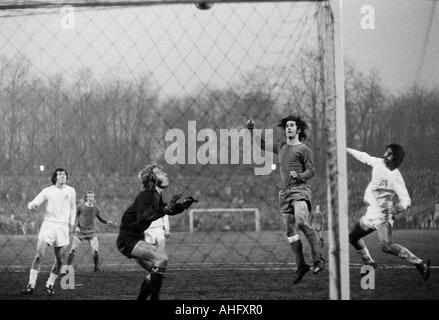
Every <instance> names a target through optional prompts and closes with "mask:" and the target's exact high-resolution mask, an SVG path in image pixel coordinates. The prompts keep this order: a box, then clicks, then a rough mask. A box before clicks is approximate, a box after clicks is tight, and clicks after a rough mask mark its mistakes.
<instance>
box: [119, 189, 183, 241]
mask: <svg viewBox="0 0 439 320" xmlns="http://www.w3.org/2000/svg"><path fill="white" fill-rule="evenodd" d="M186 209H187V207H186V206H185V205H184V204H183V203H177V204H176V205H175V207H174V209H173V210H172V211H171V210H170V209H168V207H167V204H166V203H165V202H163V199H162V195H161V193H158V192H157V191H149V190H143V191H141V192H140V193H139V194H138V195H137V197H136V199H135V200H134V203H133V204H132V205H131V206H130V207H129V208H128V209H127V210H126V211H125V212H124V214H123V216H122V221H121V224H120V233H123V234H125V235H128V236H132V237H136V238H139V239H142V238H144V232H145V230H146V229H148V227H149V226H150V225H151V223H152V222H153V221H154V220H157V219H159V218H161V217H163V216H165V215H176V214H179V213H181V212H183V211H184V210H186Z"/></svg>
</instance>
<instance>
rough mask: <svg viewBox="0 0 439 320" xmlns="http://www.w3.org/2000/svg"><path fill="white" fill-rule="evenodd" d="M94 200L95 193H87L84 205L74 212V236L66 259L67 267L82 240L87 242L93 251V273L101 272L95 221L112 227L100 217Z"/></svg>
mask: <svg viewBox="0 0 439 320" xmlns="http://www.w3.org/2000/svg"><path fill="white" fill-rule="evenodd" d="M95 199H96V196H95V193H94V192H93V191H88V192H87V193H86V195H85V198H84V200H85V203H84V204H83V205H82V206H78V209H77V210H76V222H75V224H76V227H75V234H74V236H73V241H72V247H71V248H70V252H69V257H68V259H67V265H72V262H73V258H74V257H75V252H76V250H77V249H78V247H79V245H80V244H81V242H82V240H88V241H89V242H90V246H91V249H92V251H93V262H94V272H103V271H102V269H100V268H99V241H98V237H97V236H96V233H95V232H96V230H95V219H98V220H99V221H100V222H102V223H104V224H106V225H109V226H111V225H113V223H112V222H111V221H107V220H105V219H104V218H102V217H101V215H100V212H99V209H98V208H97V207H96V206H95V205H94V202H95Z"/></svg>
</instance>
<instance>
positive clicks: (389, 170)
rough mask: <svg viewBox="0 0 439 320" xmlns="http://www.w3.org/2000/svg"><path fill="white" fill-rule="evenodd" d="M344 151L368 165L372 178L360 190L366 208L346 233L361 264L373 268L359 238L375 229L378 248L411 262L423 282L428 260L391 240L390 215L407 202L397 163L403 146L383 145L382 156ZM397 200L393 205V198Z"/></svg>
mask: <svg viewBox="0 0 439 320" xmlns="http://www.w3.org/2000/svg"><path fill="white" fill-rule="evenodd" d="M346 150H347V152H348V154H350V155H351V156H353V157H354V158H355V159H357V160H358V161H360V162H362V163H365V164H367V165H369V166H371V167H372V178H371V180H370V182H369V185H368V186H367V188H366V191H365V193H364V201H365V202H366V203H367V205H368V206H367V210H366V213H365V214H364V215H363V217H361V218H360V220H359V221H358V222H357V224H356V225H355V226H354V228H353V229H352V230H351V232H350V234H349V242H350V243H351V244H352V246H353V247H354V248H355V249H356V250H357V252H358V254H359V255H360V256H361V258H362V260H363V263H364V264H366V265H372V266H373V267H374V268H376V267H377V263H376V262H375V261H374V260H373V259H372V257H371V255H370V253H369V250H368V248H367V246H366V243H365V241H364V240H363V237H365V236H367V235H368V234H370V233H372V232H374V231H377V235H378V240H379V242H380V246H381V250H382V251H383V252H385V253H388V254H391V255H394V256H397V257H400V258H401V259H403V260H406V261H408V262H410V263H411V264H413V265H414V266H415V267H416V268H417V269H418V271H419V272H420V273H421V275H422V277H423V279H424V280H425V281H427V280H428V278H429V277H430V261H427V262H424V261H423V260H421V259H420V258H418V257H417V256H415V255H414V254H413V253H412V252H410V250H408V249H407V248H406V247H404V246H402V245H400V244H397V243H394V242H392V240H391V236H392V226H393V223H394V218H395V216H397V215H398V214H399V213H400V212H402V211H404V210H407V208H408V207H409V206H410V205H411V200H410V196H409V194H408V192H407V189H406V187H405V183H404V179H403V178H402V175H401V172H400V171H399V169H398V168H399V166H400V165H401V164H402V162H403V160H404V156H405V151H404V148H403V147H402V146H401V145H399V144H396V143H392V144H389V145H388V146H386V150H385V152H384V157H383V158H376V157H372V156H370V155H369V154H367V153H366V152H361V151H357V150H354V149H350V148H347V149H346ZM395 196H397V197H398V200H397V203H396V204H394V197H395Z"/></svg>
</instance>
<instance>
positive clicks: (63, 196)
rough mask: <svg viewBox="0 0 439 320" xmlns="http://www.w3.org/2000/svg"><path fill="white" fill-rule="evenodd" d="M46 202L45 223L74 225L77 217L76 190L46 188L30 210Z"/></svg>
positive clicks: (66, 187) (32, 203) (55, 187)
mask: <svg viewBox="0 0 439 320" xmlns="http://www.w3.org/2000/svg"><path fill="white" fill-rule="evenodd" d="M44 202H46V208H45V213H44V221H51V222H59V223H64V224H70V225H73V224H74V223H75V216H76V191H75V189H74V188H72V187H70V186H68V185H63V186H62V187H57V186H54V185H53V186H50V187H47V188H44V189H43V190H42V191H41V192H40V193H39V194H38V195H37V196H36V197H35V198H34V199H33V200H32V201H31V202H29V203H28V205H27V206H28V208H29V209H31V208H32V207H33V206H35V205H37V206H40V205H41V204H43V203H44Z"/></svg>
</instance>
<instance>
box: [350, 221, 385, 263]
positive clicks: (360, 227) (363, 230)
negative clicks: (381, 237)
mask: <svg viewBox="0 0 439 320" xmlns="http://www.w3.org/2000/svg"><path fill="white" fill-rule="evenodd" d="M374 231H375V229H372V228H368V227H367V226H365V225H364V224H362V223H361V221H359V222H357V223H356V224H355V226H354V227H353V228H352V230H351V232H350V233H349V243H350V244H351V245H352V246H353V247H354V248H355V250H357V253H358V255H359V256H360V257H361V260H362V261H363V263H364V264H365V265H370V266H372V267H374V268H377V267H378V264H377V263H376V262H375V261H374V260H373V259H372V256H371V255H370V252H369V249H368V248H367V246H366V242H365V241H364V240H363V238H364V237H365V236H367V235H368V234H370V233H372V232H374Z"/></svg>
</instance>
